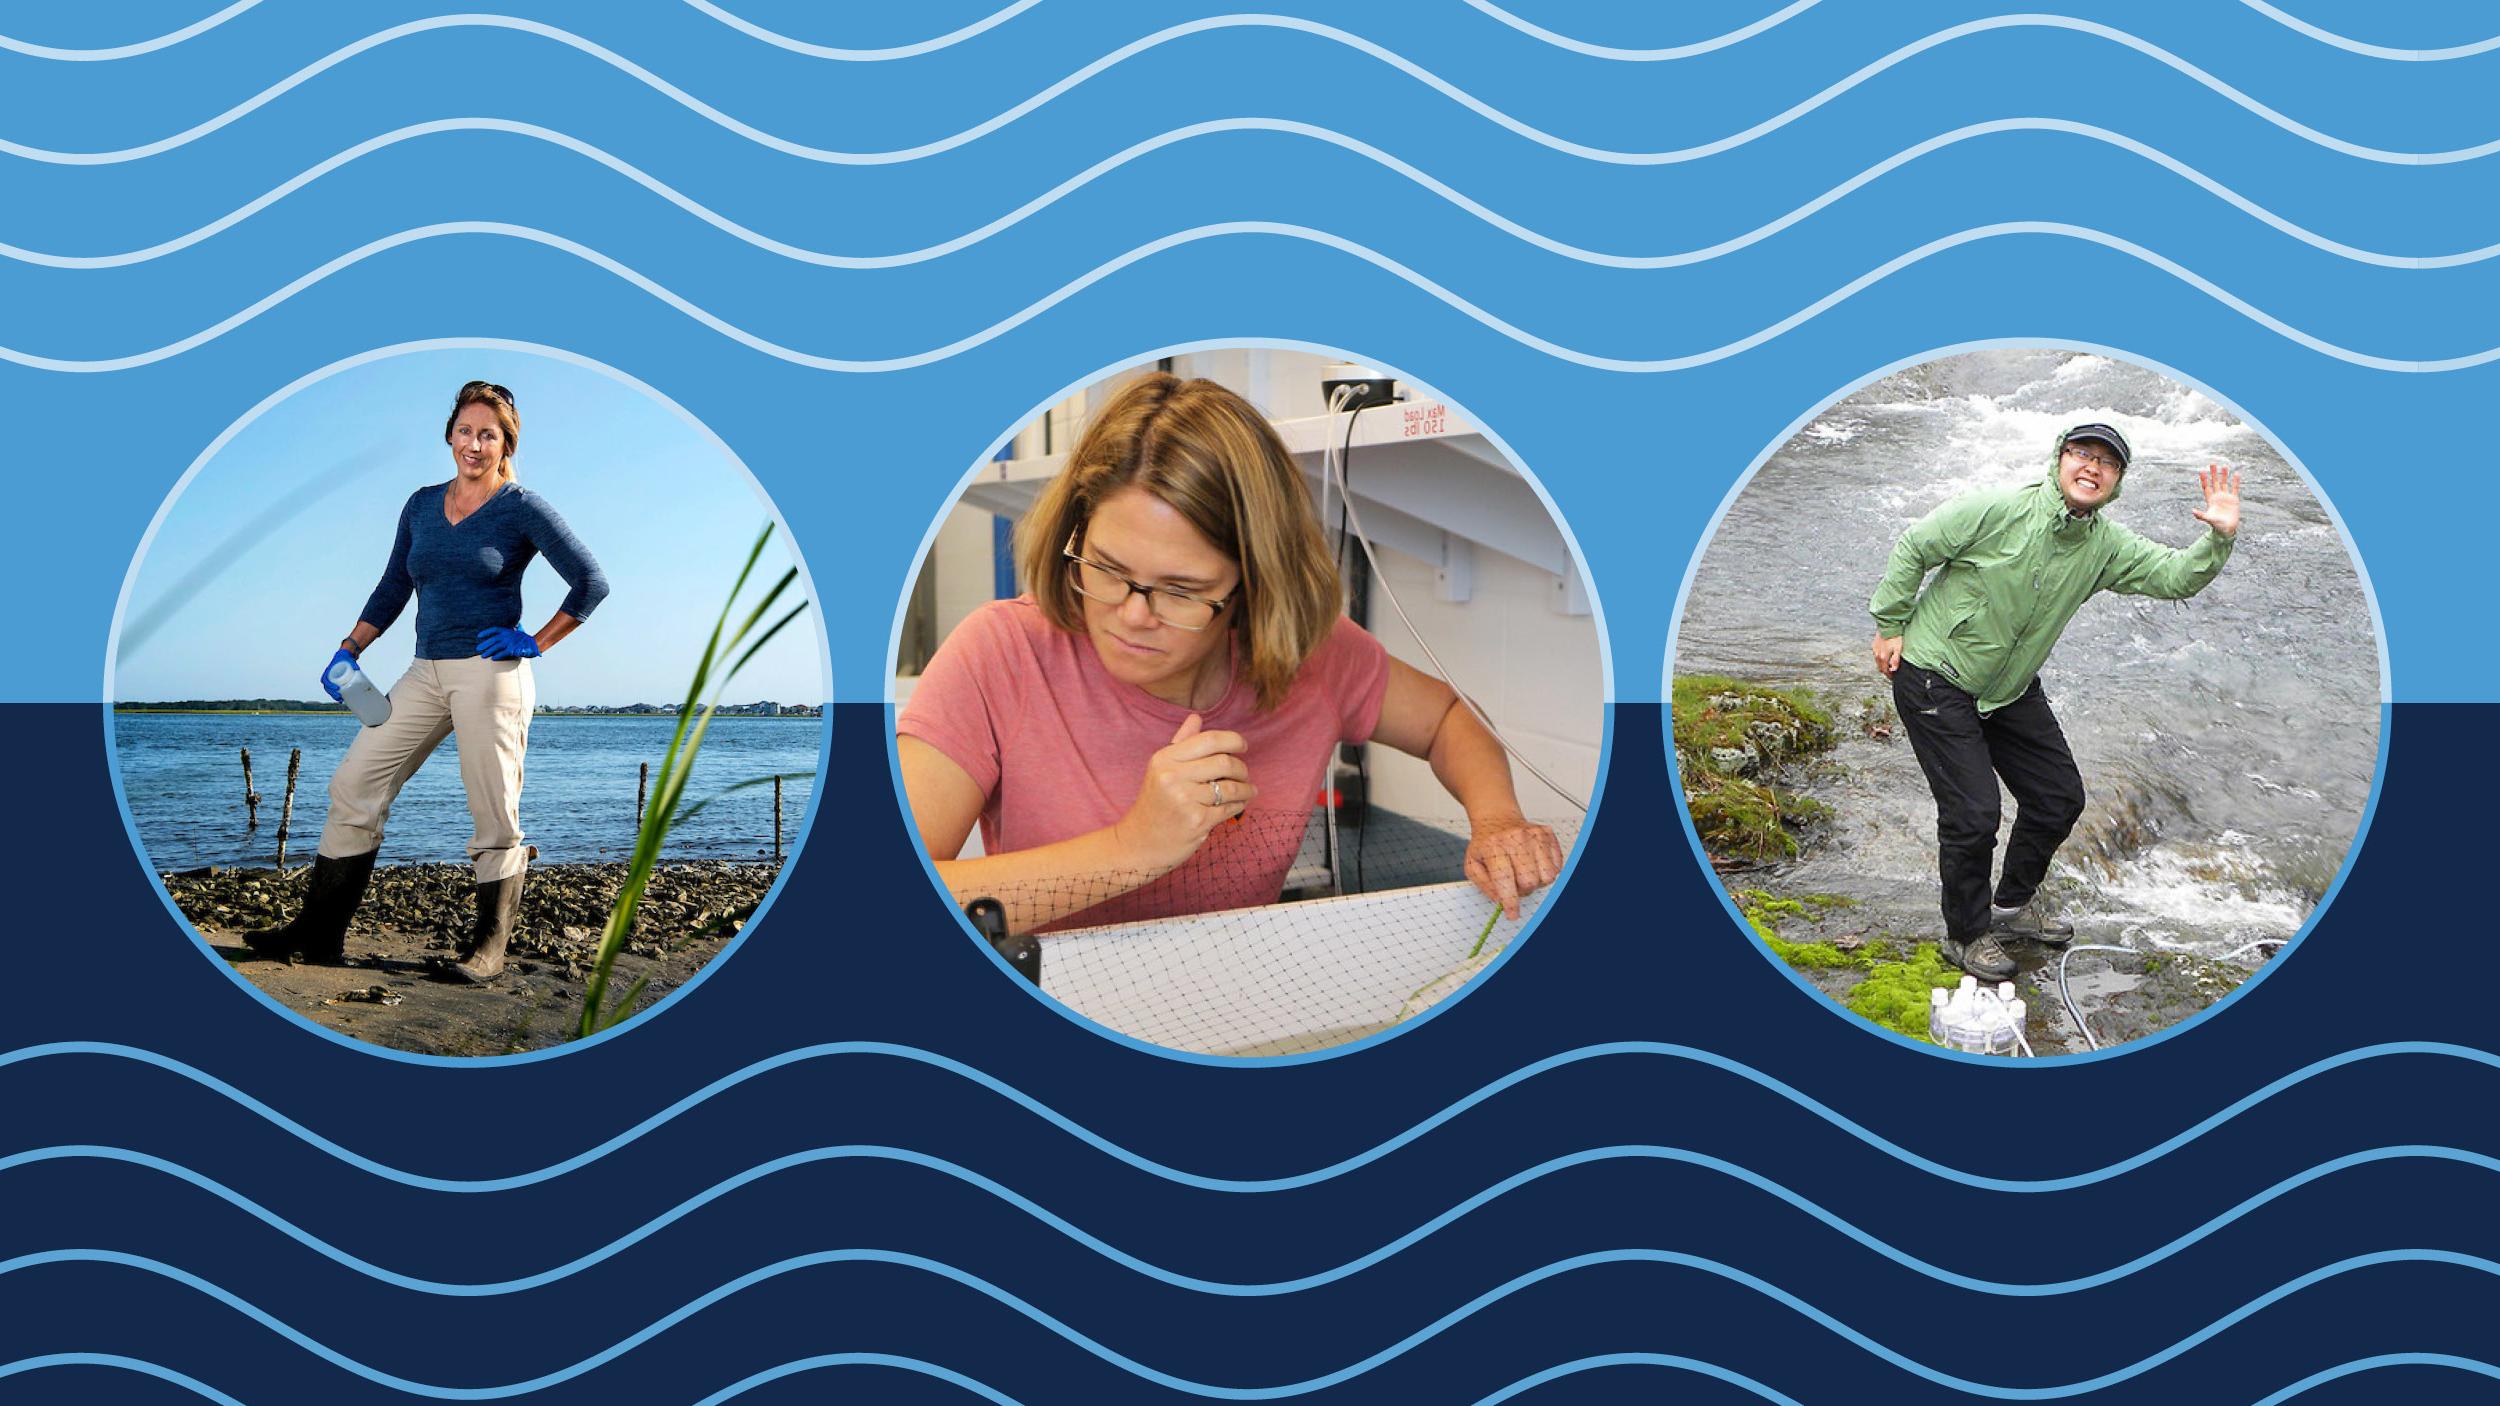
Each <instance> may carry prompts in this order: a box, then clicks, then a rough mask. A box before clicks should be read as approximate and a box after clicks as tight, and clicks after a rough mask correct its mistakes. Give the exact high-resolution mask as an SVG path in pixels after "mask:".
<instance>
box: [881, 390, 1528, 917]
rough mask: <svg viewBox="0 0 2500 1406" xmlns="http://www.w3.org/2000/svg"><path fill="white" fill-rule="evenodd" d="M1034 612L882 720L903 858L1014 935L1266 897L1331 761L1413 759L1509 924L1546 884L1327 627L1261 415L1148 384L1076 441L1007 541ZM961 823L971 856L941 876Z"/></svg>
mask: <svg viewBox="0 0 2500 1406" xmlns="http://www.w3.org/2000/svg"><path fill="white" fill-rule="evenodd" d="M1016 560H1017V565H1018V567H1019V569H1020V571H1021V572H1022V574H1023V577H1024V580H1025V583H1026V586H1027V588H1028V589H1029V590H1030V592H1031V594H1029V595H1026V596H1023V597H1020V598H1018V599H1016V600H1011V601H996V602H993V603H991V604H989V605H986V606H983V607H982V608H981V609H979V610H977V611H974V612H973V613H972V614H971V615H970V616H968V617H966V618H965V620H964V622H963V623H962V624H961V625H958V626H957V627H956V628H955V630H954V632H953V633H951V634H950V635H948V636H947V638H946V642H945V643H944V644H943V645H941V646H940V647H939V649H938V652H937V656H936V657H935V658H934V659H932V660H931V661H930V663H929V667H928V669H927V670H926V671H925V672H924V673H923V674H922V676H921V680H920V683H919V685H918V687H917V688H916V689H915V690H914V691H913V693H912V697H911V702H910V703H909V704H908V705H907V706H905V707H904V709H903V711H902V716H901V718H900V719H899V720H898V722H897V723H896V726H895V732H896V734H897V735H896V740H895V750H896V754H897V756H898V758H899V761H900V764H901V768H902V775H903V789H904V792H905V794H906V795H907V796H908V798H909V799H910V802H911V811H912V819H913V822H914V823H915V824H916V825H917V826H918V827H919V831H920V839H921V843H922V845H923V846H924V847H925V848H926V849H927V851H928V854H929V857H930V859H931V860H933V861H934V862H935V863H936V865H937V871H938V877H939V878H940V879H941V880H942V881H943V882H944V883H945V884H946V887H947V890H948V891H949V892H950V893H951V894H952V895H953V896H954V898H955V901H956V902H958V903H968V902H970V901H971V900H973V899H974V898H979V897H991V898H996V899H998V900H999V901H1000V902H1001V903H1004V904H1005V905H1006V907H1007V922H1008V927H1009V929H1010V930H1011V931H1015V932H1030V931H1034V930H1037V929H1045V928H1049V927H1053V926H1080V925H1090V924H1094V923H1104V922H1119V921H1128V920H1132V919H1139V918H1152V917H1166V916H1170V915H1173V914H1179V913H1196V912H1208V911H1213V910H1216V909H1222V908H1238V907H1246V906H1250V905H1253V904H1261V903H1273V902H1275V901H1276V898H1277V895H1278V893H1279V892H1280V891H1281V889H1282V887H1283V884H1284V878H1285V874H1286V871H1287V870H1288V869H1289V868H1290V867H1291V865H1292V862H1293V856H1294V853H1295V851H1296V850H1297V849H1298V848H1299V846H1300V844H1301V839H1302V834H1303V830H1304V827H1305V825H1306V824H1307V822H1308V820H1309V817H1310V812H1311V807H1312V805H1313V804H1314V798H1315V797H1317V796H1318V794H1319V791H1320V787H1321V785H1322V784H1323V783H1324V781H1325V779H1326V775H1327V768H1328V759H1329V756H1330V755H1331V753H1332V752H1333V751H1334V750H1335V748H1336V746H1337V744H1338V743H1340V742H1363V741H1366V740H1370V739H1373V738H1377V739H1378V740H1380V741H1382V742H1385V743H1387V744H1389V745H1390V746H1392V747H1395V748H1397V749H1399V750H1400V751H1403V752H1408V753H1411V754H1413V755H1415V756H1417V757H1421V758H1424V759H1425V760H1427V761H1429V762H1430V763H1431V764H1432V770H1433V774H1434V775H1435V776H1436V777H1438V778H1439V779H1440V781H1441V784H1442V785H1444V786H1446V787H1448V788H1449V791H1450V794H1451V795H1452V796H1454V797H1456V798H1457V799H1458V801H1459V803H1460V804H1461V805H1462V806H1463V807H1464V808H1465V809H1466V812H1467V817H1468V823H1469V826H1470V829H1471V831H1472V836H1471V839H1470V841H1469V843H1468V846H1467V859H1466V873H1467V877H1468V878H1469V879H1471V880H1473V881H1474V883H1475V885H1476V887H1478V888H1479V889H1482V890H1483V891H1484V893H1485V895H1486V896H1487V897H1488V898H1491V899H1493V900H1495V901H1497V902H1499V903H1500V904H1501V905H1502V906H1503V907H1504V908H1505V909H1506V910H1508V911H1509V912H1510V913H1511V914H1512V915H1513V916H1516V915H1517V912H1518V906H1519V896H1520V895H1522V894H1525V893H1532V892H1534V891H1535V890H1537V889H1539V888H1541V887H1543V886H1545V885H1546V884H1549V883H1552V882H1553V881H1554V879H1555V877H1556V876H1557V875H1559V874H1560V873H1561V872H1562V847H1561V845H1560V844H1559V843H1558V842H1557V841H1556V840H1555V838H1554V833H1553V831H1551V830H1549V829H1547V828H1546V827H1544V826H1542V825H1533V824H1530V823H1529V822H1528V821H1527V820H1526V819H1525V818H1524V817H1522V816H1521V814H1520V812H1519V802H1518V798H1517V796H1516V795H1515V794H1514V793H1513V792H1512V789H1511V781H1510V764H1509V762H1508V760H1507V759H1506V758H1505V757H1504V756H1503V755H1502V748H1501V744H1500V743H1499V742H1497V741H1496V740H1495V739H1494V737H1493V735H1492V734H1491V733H1490V732H1489V731H1487V730H1486V728H1485V726H1484V725H1483V723H1481V722H1479V721H1478V720H1477V719H1476V717H1475V715H1474V714H1473V713H1472V712H1471V711H1469V709H1468V708H1467V707H1466V705H1465V704H1463V703H1461V702H1459V701H1458V696H1457V694H1456V693H1454V692H1453V691H1452V690H1451V688H1450V686H1449V685H1448V684H1446V683H1443V682H1442V681H1440V680H1439V679H1436V678H1433V677H1431V676H1430V675H1427V674H1423V673H1419V672H1417V671H1416V670H1414V669H1412V668H1409V667H1408V666H1406V665H1405V664H1403V663H1400V662H1399V661H1397V660H1395V659H1392V658H1390V657H1389V654H1388V651H1386V650H1384V649H1383V648H1381V646H1380V643H1379V641H1377V640H1375V639H1373V638H1372V637H1371V636H1370V635H1368V634H1366V633H1364V631H1363V630H1362V629H1361V628H1360V627H1359V626H1357V625H1355V624H1354V623H1353V622H1352V621H1350V620H1347V619H1346V618H1345V617H1344V616H1343V614H1342V613H1340V609H1339V600H1340V588H1339V586H1338V581H1337V570H1336V563H1335V560H1334V558H1333V557H1332V555H1331V553H1330V551H1329V548H1328V541H1327V537H1326V534H1325V533H1323V532H1322V531H1321V529H1320V525H1319V519H1318V515H1317V514H1316V513H1315V512H1314V511H1313V509H1312V506H1311V497H1310V491H1309V490H1308V489H1307V488H1306V487H1305V486H1304V485H1303V482H1302V476H1301V474H1300V472H1299V471H1298V470H1297V469H1296V468H1295V467H1294V463H1293V459H1292V457H1291V456H1290V455H1289V454H1287V453H1286V451H1285V447H1284V444H1283V442H1282V441H1280V440H1279V439H1278V438H1277V437H1276V432H1275V430H1274V429H1273V428H1272V427H1271V426H1270V425H1269V424H1268V423H1267V420H1266V419H1265V417H1263V416H1261V415H1260V414H1259V412H1258V411H1257V410H1256V409H1254V408H1252V407H1251V405H1250V404H1249V403H1248V402H1247V401H1244V400H1243V399H1242V398H1241V397H1239V396H1237V395H1235V394H1233V393H1232V392H1231V391H1228V390H1226V389H1224V388H1223V387H1222V386H1219V385H1217V384H1215V383H1214V382H1212V381H1186V382H1185V381H1182V380H1180V379H1179V378H1177V377H1174V376H1169V375H1162V374H1155V375H1150V376H1146V377H1143V378H1141V379H1139V380H1137V381H1136V382H1134V383H1132V384H1130V385H1129V386H1128V387H1127V388H1125V389H1123V390H1122V391H1121V392H1120V393H1119V394H1118V395H1116V396H1114V397H1113V398H1112V400H1111V401H1110V402H1109V403H1108V404H1106V405H1105V406H1103V408H1102V410H1101V411H1100V413H1098V414H1097V415H1096V416H1095V418H1094V421H1093V423H1092V424H1091V425H1090V426H1088V427H1087V429H1086V432H1085V435H1084V438H1083V439H1082V441H1081V442H1079V443H1078V445H1077V447H1076V452H1075V453H1074V454H1072V455H1070V456H1069V458H1068V464H1067V467H1066V468H1065V469H1064V470H1063V471H1062V472H1061V473H1060V474H1059V476H1058V477H1057V478H1056V479H1054V480H1052V481H1051V483H1050V484H1049V486H1048V487H1046V488H1045V489H1043V491H1042V494H1041V497H1040V498H1039V499H1038V500H1037V501H1036V502H1035V503H1034V505H1033V508H1032V511H1030V512H1029V513H1027V514H1026V515H1025V518H1024V520H1023V522H1022V523H1021V524H1019V526H1018V529H1017V538H1016ZM975 822H978V823H979V825H980V827H981V844H982V849H983V850H984V851H985V853H984V854H983V856H982V857H980V858H977V859H959V858H957V857H956V856H957V855H959V854H960V853H962V850H963V844H964V840H965V837H966V836H968V835H969V834H970V833H971V831H972V827H973V825H974V823H975Z"/></svg>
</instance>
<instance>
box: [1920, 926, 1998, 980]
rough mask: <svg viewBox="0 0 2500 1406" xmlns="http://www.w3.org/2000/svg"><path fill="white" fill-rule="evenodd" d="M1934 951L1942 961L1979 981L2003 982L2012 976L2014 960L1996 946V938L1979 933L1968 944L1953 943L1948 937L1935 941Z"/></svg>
mask: <svg viewBox="0 0 2500 1406" xmlns="http://www.w3.org/2000/svg"><path fill="white" fill-rule="evenodd" d="M1936 950H1937V951H1939V952H1941V953H1942V954H1943V955H1944V959H1945V960H1946V961H1948V962H1951V963H1952V964H1953V965H1955V966H1957V967H1960V968H1961V969H1962V970H1964V971H1966V972H1969V973H1970V974H1971V975H1973V976H1975V977H1978V978H1979V979H1980V980H1981V981H2005V980H2008V979H2010V978H2012V976H2013V975H2014V972H2015V966H2014V959H2013V958H2012V957H2009V956H2007V955H2006V954H2005V949H2004V948H2003V947H2001V946H1999V945H1997V940H1996V938H1995V937H1994V936H1993V935H1991V934H1988V933H1984V932H1983V933H1981V934H1980V935H1979V936H1977V937H1975V938H1972V939H1971V940H1970V941H1968V942H1955V941H1954V940H1953V939H1952V938H1949V937H1940V938H1938V939H1936Z"/></svg>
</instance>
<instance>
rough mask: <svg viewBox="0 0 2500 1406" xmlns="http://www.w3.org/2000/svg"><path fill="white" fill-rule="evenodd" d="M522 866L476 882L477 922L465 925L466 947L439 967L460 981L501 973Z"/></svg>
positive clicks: (516, 914) (518, 905) (518, 907)
mask: <svg viewBox="0 0 2500 1406" xmlns="http://www.w3.org/2000/svg"><path fill="white" fill-rule="evenodd" d="M528 872H529V871H528V870H526V869H524V870H522V871H521V873H519V874H515V875H513V876H512V877H511V878H508V879H497V880H495V881H494V882H493V883H489V884H479V885H478V886H477V923H476V925H475V926H474V927H472V928H470V929H469V950H468V951H467V952H466V953H465V954H463V955H462V957H461V958H460V960H459V961H457V962H454V963H452V964H451V965H450V966H448V967H445V968H444V969H443V970H444V971H445V972H446V973H448V974H449V975H451V976H452V977H454V978H455V979H457V980H460V981H479V982H484V981H493V980H494V979H495V978H496V977H499V976H501V975H503V954H504V948H505V947H506V946H508V945H510V943H511V941H512V924H513V922H514V921H515V920H517V919H518V918H519V917H520V916H521V879H522V876H523V875H525V874H527V873H528Z"/></svg>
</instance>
